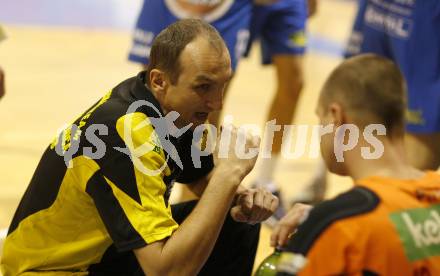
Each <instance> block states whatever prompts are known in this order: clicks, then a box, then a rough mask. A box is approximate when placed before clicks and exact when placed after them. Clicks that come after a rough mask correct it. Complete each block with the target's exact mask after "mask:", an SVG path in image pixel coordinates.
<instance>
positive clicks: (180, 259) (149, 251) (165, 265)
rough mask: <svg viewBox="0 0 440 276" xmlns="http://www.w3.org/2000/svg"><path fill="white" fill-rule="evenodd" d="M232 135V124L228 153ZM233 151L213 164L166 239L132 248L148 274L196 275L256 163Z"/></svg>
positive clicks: (251, 141) (254, 144)
mask: <svg viewBox="0 0 440 276" xmlns="http://www.w3.org/2000/svg"><path fill="white" fill-rule="evenodd" d="M235 137H236V129H235V128H234V129H233V130H232V141H231V143H230V144H231V146H230V151H229V152H230V153H232V152H233V146H235V141H236V138H235ZM247 141H248V145H249V144H250V146H251V147H258V146H259V139H257V138H256V137H252V138H249V137H248V139H247ZM230 155H231V154H230ZM232 155H233V156H230V158H228V159H227V160H225V161H223V162H220V163H219V164H218V165H217V166H216V168H215V169H214V171H213V175H212V177H211V179H210V181H209V183H208V185H207V187H206V189H205V191H204V192H203V195H202V196H201V198H200V200H199V202H198V204H197V206H196V207H195V209H194V210H193V211H192V212H191V214H190V215H189V216H188V217H187V218H186V219H185V221H184V222H183V223H182V224H181V225H180V226H179V228H178V229H177V230H176V231H175V232H174V233H173V234H172V235H171V236H170V237H169V238H168V239H165V240H160V241H156V242H154V243H151V244H148V245H146V246H145V247H143V248H140V249H135V250H134V253H135V255H136V257H137V259H138V261H139V263H140V265H141V267H142V269H143V271H144V272H145V273H146V274H147V275H149V276H150V275H196V274H197V273H198V272H199V271H200V269H201V268H202V266H203V264H204V263H205V262H206V260H207V258H208V256H209V255H210V253H211V251H212V249H213V247H214V244H215V241H216V240H217V237H218V235H219V233H220V230H221V227H222V225H223V222H224V220H225V217H226V215H227V214H228V211H229V209H230V206H231V204H232V201H233V199H234V196H235V193H236V190H237V188H238V186H239V185H240V183H241V181H242V180H243V178H244V177H245V176H246V175H247V174H248V173H249V172H250V170H251V169H252V168H253V166H254V165H255V161H256V157H255V158H252V159H250V160H242V159H239V158H238V157H236V156H235V154H232Z"/></svg>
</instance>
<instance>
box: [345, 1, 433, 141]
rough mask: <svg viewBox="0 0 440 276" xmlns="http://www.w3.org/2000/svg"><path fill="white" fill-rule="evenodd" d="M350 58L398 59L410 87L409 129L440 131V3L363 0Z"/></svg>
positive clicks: (349, 49) (348, 50)
mask: <svg viewBox="0 0 440 276" xmlns="http://www.w3.org/2000/svg"><path fill="white" fill-rule="evenodd" d="M359 4H360V6H359V11H358V14H357V18H356V20H355V24H354V27H353V33H352V35H351V38H350V41H349V44H348V47H347V52H346V55H347V56H353V55H356V54H360V53H376V54H379V55H382V56H385V57H387V58H390V59H392V60H394V61H395V62H396V63H397V64H398V65H399V67H400V70H401V71H402V73H403V74H404V76H405V78H406V80H407V85H408V112H407V130H408V131H409V132H413V133H433V132H440V1H438V0H361V1H360V2H359Z"/></svg>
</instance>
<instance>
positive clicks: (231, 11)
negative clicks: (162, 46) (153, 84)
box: [129, 0, 252, 70]
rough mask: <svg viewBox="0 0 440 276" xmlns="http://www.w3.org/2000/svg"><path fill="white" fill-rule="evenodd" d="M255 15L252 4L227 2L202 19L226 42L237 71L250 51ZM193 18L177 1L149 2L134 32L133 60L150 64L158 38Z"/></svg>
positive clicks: (144, 5)
mask: <svg viewBox="0 0 440 276" xmlns="http://www.w3.org/2000/svg"><path fill="white" fill-rule="evenodd" d="M217 2H218V1H217ZM251 12H252V0H235V1H234V0H223V1H222V3H221V4H220V5H219V6H218V7H217V8H215V9H214V10H213V11H212V12H209V13H208V14H206V15H205V16H203V17H202V19H204V20H206V21H207V22H208V23H210V24H211V25H213V26H214V27H215V28H216V29H217V30H218V31H219V33H220V34H221V36H222V37H223V39H224V40H225V42H226V46H227V47H228V49H229V53H230V54H231V61H232V68H233V69H234V70H235V68H236V66H237V63H238V60H239V59H240V57H241V56H242V55H243V53H244V51H245V50H246V46H247V43H248V39H249V24H250V18H251ZM189 17H191V15H189V14H188V13H186V12H185V11H184V10H183V9H182V8H180V7H179V6H178V4H177V3H176V0H145V1H144V4H143V6H142V10H141V13H140V15H139V18H138V21H137V24H136V29H135V31H134V35H133V46H132V48H131V50H130V54H129V59H130V60H131V61H135V62H139V63H142V64H148V57H149V54H150V49H151V45H152V43H153V39H154V37H155V36H156V35H158V34H159V32H160V31H162V30H163V29H165V28H166V27H167V26H168V25H170V24H172V23H174V22H175V21H177V20H179V19H183V18H189Z"/></svg>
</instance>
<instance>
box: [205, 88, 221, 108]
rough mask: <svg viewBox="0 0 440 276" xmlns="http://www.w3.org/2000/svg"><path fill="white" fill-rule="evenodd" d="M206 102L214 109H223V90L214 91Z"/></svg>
mask: <svg viewBox="0 0 440 276" xmlns="http://www.w3.org/2000/svg"><path fill="white" fill-rule="evenodd" d="M206 104H207V106H208V107H209V108H210V109H212V111H217V110H221V109H222V107H223V92H218V93H213V95H212V96H211V97H209V98H208V99H207V102H206Z"/></svg>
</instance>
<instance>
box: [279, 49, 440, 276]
mask: <svg viewBox="0 0 440 276" xmlns="http://www.w3.org/2000/svg"><path fill="white" fill-rule="evenodd" d="M405 109H406V85H405V82H404V79H403V77H402V74H401V72H400V71H399V69H398V67H397V66H396V65H395V64H394V63H392V62H391V61H389V60H387V59H385V58H382V57H379V56H377V55H373V54H367V55H360V56H357V57H354V58H350V59H348V60H346V61H344V62H343V63H342V64H341V65H340V66H338V67H337V68H336V69H335V70H334V71H333V72H332V74H331V75H330V77H329V78H328V80H327V81H326V83H325V85H324V87H323V89H322V91H321V95H320V99H319V102H318V106H317V109H316V113H317V115H318V117H319V119H320V123H321V124H322V125H324V126H327V127H328V128H326V129H325V130H324V131H323V132H322V134H323V135H322V137H321V153H322V156H323V158H324V160H325V162H326V165H327V167H328V168H329V170H330V171H331V172H333V173H336V174H339V175H343V176H349V177H351V178H352V179H353V182H354V184H355V185H354V188H352V189H351V190H349V191H348V192H345V193H343V194H341V195H339V196H338V197H336V198H335V199H332V200H328V201H324V202H323V203H321V204H318V205H317V206H316V207H314V208H313V209H312V208H311V207H309V206H307V205H297V206H295V207H294V208H293V209H292V210H290V212H289V213H288V214H287V215H286V216H285V217H284V218H283V219H282V220H281V221H280V222H279V224H278V225H277V226H276V229H275V230H274V232H273V234H272V237H271V243H272V245H273V246H286V243H287V246H286V247H285V248H286V251H285V252H283V253H282V254H281V257H280V263H279V266H278V268H277V269H278V274H277V275H279V276H281V275H283V276H284V275H298V276H308V275H313V276H320V275H398V276H406V275H408V276H409V275H420V276H422V275H423V276H425V275H426V276H428V275H440V204H439V203H440V175H439V174H437V173H435V172H431V171H427V172H423V171H420V170H418V169H415V168H414V167H412V166H411V165H410V164H409V162H408V160H407V158H406V157H405V148H404V138H403V137H404V132H405V124H404V112H405ZM329 129H330V130H331V129H334V130H335V131H330V130H329ZM302 221H303V222H302ZM301 222H302V223H301ZM298 224H299V227H298V228H297V226H298ZM295 230H297V232H296V233H295V234H294V235H293V236H292V237H291V239H290V240H289V236H290V235H291V233H293V231H295ZM288 240H289V241H288Z"/></svg>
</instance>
